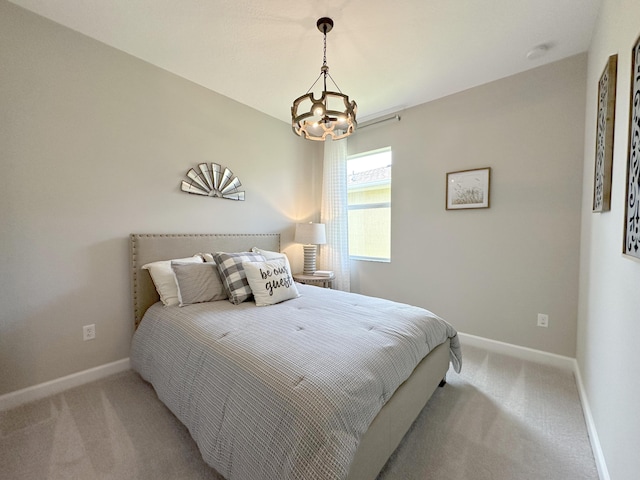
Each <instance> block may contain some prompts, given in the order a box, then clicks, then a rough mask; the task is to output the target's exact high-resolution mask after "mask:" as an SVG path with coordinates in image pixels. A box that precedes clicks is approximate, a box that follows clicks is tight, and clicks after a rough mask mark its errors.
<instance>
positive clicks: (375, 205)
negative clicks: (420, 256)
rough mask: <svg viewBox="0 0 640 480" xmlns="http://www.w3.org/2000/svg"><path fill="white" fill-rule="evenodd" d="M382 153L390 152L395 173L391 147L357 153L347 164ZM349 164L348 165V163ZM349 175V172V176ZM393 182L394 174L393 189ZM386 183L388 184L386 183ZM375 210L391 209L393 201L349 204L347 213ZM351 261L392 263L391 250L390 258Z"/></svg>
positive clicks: (354, 257)
mask: <svg viewBox="0 0 640 480" xmlns="http://www.w3.org/2000/svg"><path fill="white" fill-rule="evenodd" d="M382 152H389V153H390V154H391V165H392V167H391V170H392V171H393V154H392V151H391V147H384V148H378V149H376V150H369V151H367V152H363V153H356V154H354V155H347V162H349V161H350V160H355V159H357V158H361V157H368V156H371V155H375V154H377V153H382ZM347 164H348V163H347ZM348 174H349V173H348V172H347V175H348ZM392 180H393V174H392V175H391V180H389V184H390V187H389V188H391V183H392ZM385 183H386V182H385ZM348 192H349V189H348V188H347V194H348ZM373 208H389V209H391V201H388V202H378V203H363V204H358V205H349V204H348V202H347V211H350V210H365V209H366V210H369V209H373ZM389 241H391V226H389ZM349 259H350V260H359V261H366V262H381V263H390V262H391V250H389V257H388V258H386V257H366V256H361V255H351V254H349Z"/></svg>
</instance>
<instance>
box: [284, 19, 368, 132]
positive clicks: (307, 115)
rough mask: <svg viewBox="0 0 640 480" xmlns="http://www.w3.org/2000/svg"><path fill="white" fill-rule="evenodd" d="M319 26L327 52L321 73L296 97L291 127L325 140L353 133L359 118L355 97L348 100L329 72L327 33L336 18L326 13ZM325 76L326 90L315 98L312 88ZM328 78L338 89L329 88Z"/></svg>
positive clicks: (319, 21)
mask: <svg viewBox="0 0 640 480" xmlns="http://www.w3.org/2000/svg"><path fill="white" fill-rule="evenodd" d="M316 25H317V27H318V30H320V32H322V34H323V35H324V56H323V59H322V67H321V68H320V75H319V76H318V78H317V79H316V81H315V82H313V85H311V87H310V88H309V90H307V93H305V94H304V95H302V96H300V97H298V98H296V99H295V100H294V101H293V106H292V107H291V127H292V128H293V132H294V133H295V134H296V135H299V136H301V137H304V138H306V139H307V140H316V141H320V142H322V141H324V140H325V139H326V138H327V137H328V136H331V137H332V138H333V140H339V139H341V138H344V137H348V136H349V135H351V134H352V133H353V132H354V131H355V129H356V127H357V126H358V122H356V111H357V109H358V106H357V105H356V102H355V101H351V102H350V101H349V96H348V95H345V94H344V93H342V91H341V90H340V88H339V87H338V85H337V84H336V82H335V81H334V80H333V78H332V77H331V75H330V74H329V66H328V65H327V33H329V32H330V31H331V29H332V28H333V20H331V19H330V18H327V17H323V18H321V19H319V20H318V22H317V23H316ZM320 78H322V81H323V87H324V88H323V90H322V94H321V95H320V98H317V99H316V98H315V96H314V95H313V92H311V90H312V89H313V87H315V85H316V84H317V83H318V81H319V80H320ZM327 78H329V79H330V80H331V82H333V85H334V86H335V89H336V90H338V91H337V92H334V91H330V90H327Z"/></svg>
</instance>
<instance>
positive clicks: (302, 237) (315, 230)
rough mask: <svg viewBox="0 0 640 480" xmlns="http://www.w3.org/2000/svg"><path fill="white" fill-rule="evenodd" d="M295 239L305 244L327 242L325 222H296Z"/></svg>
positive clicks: (322, 243)
mask: <svg viewBox="0 0 640 480" xmlns="http://www.w3.org/2000/svg"><path fill="white" fill-rule="evenodd" d="M294 241H295V242H296V243H302V244H304V245H324V244H325V243H327V235H326V233H325V229H324V223H298V224H296V236H295V239H294Z"/></svg>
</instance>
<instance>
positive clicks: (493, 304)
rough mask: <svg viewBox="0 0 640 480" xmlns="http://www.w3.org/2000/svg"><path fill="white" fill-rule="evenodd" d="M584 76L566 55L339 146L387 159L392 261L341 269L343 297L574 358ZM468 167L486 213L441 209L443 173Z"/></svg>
mask: <svg viewBox="0 0 640 480" xmlns="http://www.w3.org/2000/svg"><path fill="white" fill-rule="evenodd" d="M585 74H586V56H585V55H580V56H576V57H572V58H569V59H566V60H564V61H561V62H557V63H553V64H551V65H548V66H544V67H541V68H536V69H534V70H530V71H528V72H525V73H522V74H519V75H515V76H513V77H509V78H505V79H502V80H499V81H496V82H493V83H490V84H487V85H483V86H480V87H477V88H474V89H471V90H468V91H465V92H462V93H459V94H456V95H452V96H450V97H446V98H443V99H440V100H437V101H434V102H431V103H427V104H424V105H421V106H418V107H415V108H411V109H408V110H406V111H404V112H402V120H401V121H400V122H388V123H383V124H379V125H375V126H371V127H368V128H363V129H361V130H359V131H358V132H357V133H356V134H355V135H354V136H353V137H350V138H349V139H348V142H349V143H348V150H349V154H355V153H360V152H364V151H368V150H371V149H376V148H381V147H385V146H391V147H392V150H393V169H392V177H393V181H392V214H391V225H392V229H391V263H373V262H360V261H356V262H352V268H353V270H352V283H351V285H352V290H353V291H358V292H361V293H364V294H369V295H375V296H381V297H386V298H391V299H394V300H398V301H403V302H407V303H412V304H417V305H420V306H424V307H426V308H429V309H431V310H433V311H434V312H436V313H437V314H439V315H441V316H443V317H444V318H446V319H447V320H449V321H450V322H452V323H453V324H454V325H455V326H456V327H457V328H458V329H459V330H460V331H462V332H465V333H469V334H473V335H479V336H482V337H487V338H491V339H494V340H499V341H503V342H508V343H513V344H516V345H522V346H525V347H531V348H536V349H540V350H545V351H548V352H552V353H556V354H561V355H567V356H571V357H573V356H574V355H575V342H576V319H577V309H578V262H579V248H580V247H579V234H580V206H581V202H580V199H581V189H582V156H583V145H584V140H583V136H584V111H585ZM479 167H491V168H492V172H491V208H489V209H483V210H458V211H446V210H445V174H446V172H450V171H456V170H464V169H470V168H479ZM538 313H546V314H548V315H549V328H540V327H537V326H536V321H537V314H538Z"/></svg>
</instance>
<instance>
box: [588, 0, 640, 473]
mask: <svg viewBox="0 0 640 480" xmlns="http://www.w3.org/2000/svg"><path fill="white" fill-rule="evenodd" d="M639 18H640V3H639V2H637V1H632V0H624V1H619V0H604V2H603V5H602V7H601V11H600V15H599V18H598V22H597V25H596V30H595V33H594V36H593V39H592V44H591V48H590V49H589V66H588V77H587V78H588V80H587V110H586V112H587V115H586V124H585V129H586V134H585V143H584V152H585V153H584V172H585V175H584V182H583V196H582V237H581V244H582V252H581V263H580V308H579V320H578V352H577V359H578V364H579V365H580V371H581V373H582V378H583V381H584V385H585V389H586V392H587V397H588V399H589V403H590V406H591V412H592V414H593V420H594V423H595V425H596V428H597V431H598V436H599V439H600V444H601V446H602V450H603V453H604V457H605V459H606V464H607V468H608V470H609V474H610V477H611V478H612V479H615V480H627V479H628V480H631V479H635V478H638V472H640V457H639V456H638V448H639V447H640V414H638V398H640V363H639V362H638V346H639V345H640V293H639V288H640V261H639V260H636V259H633V258H631V257H626V256H623V255H622V253H621V252H622V233H623V225H624V204H625V185H626V166H627V143H628V140H629V91H630V78H631V47H632V45H633V43H634V41H635V40H636V38H638V35H640V23H639V22H638V19H639ZM614 53H617V54H618V75H617V79H618V81H617V95H616V117H615V135H614V149H613V155H614V159H613V182H612V188H611V211H609V212H606V213H600V214H595V213H592V212H591V202H592V195H593V171H594V158H595V130H596V113H597V103H596V101H597V98H596V97H597V92H598V79H599V78H600V75H601V73H602V71H603V69H604V66H605V64H606V62H607V59H608V57H609V55H613V54H614Z"/></svg>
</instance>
